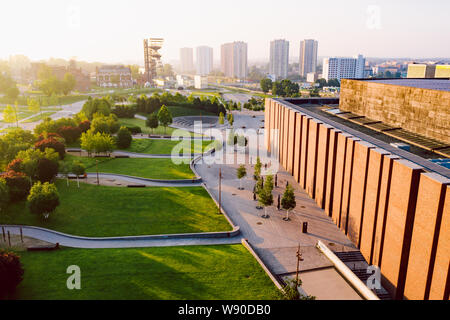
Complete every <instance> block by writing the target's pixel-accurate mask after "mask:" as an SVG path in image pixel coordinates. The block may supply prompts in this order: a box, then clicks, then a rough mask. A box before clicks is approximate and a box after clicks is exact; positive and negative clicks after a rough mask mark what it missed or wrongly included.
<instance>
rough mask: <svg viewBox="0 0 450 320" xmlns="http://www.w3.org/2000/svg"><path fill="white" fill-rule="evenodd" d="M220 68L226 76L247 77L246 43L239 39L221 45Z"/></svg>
mask: <svg viewBox="0 0 450 320" xmlns="http://www.w3.org/2000/svg"><path fill="white" fill-rule="evenodd" d="M221 70H222V72H223V73H224V74H225V76H226V77H230V78H238V79H245V78H246V77H247V43H245V42H241V41H239V42H233V43H226V44H223V45H222V47H221Z"/></svg>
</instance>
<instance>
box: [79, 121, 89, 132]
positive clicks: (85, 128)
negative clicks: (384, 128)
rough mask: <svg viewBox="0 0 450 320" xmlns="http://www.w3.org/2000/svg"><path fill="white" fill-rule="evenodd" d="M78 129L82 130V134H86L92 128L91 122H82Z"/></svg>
mask: <svg viewBox="0 0 450 320" xmlns="http://www.w3.org/2000/svg"><path fill="white" fill-rule="evenodd" d="M78 128H80V129H81V132H86V131H88V130H89V129H90V128H91V122H90V121H89V120H85V121H82V122H80V124H79V125H78Z"/></svg>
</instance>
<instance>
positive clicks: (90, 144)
mask: <svg viewBox="0 0 450 320" xmlns="http://www.w3.org/2000/svg"><path fill="white" fill-rule="evenodd" d="M80 140H81V148H82V149H84V150H86V151H87V152H88V155H89V156H90V155H91V153H93V152H95V153H107V152H111V151H113V150H114V147H115V143H114V139H113V138H112V137H111V136H110V135H109V134H107V133H100V132H97V133H94V132H93V131H92V129H91V130H89V131H87V132H85V133H83V134H82V135H81V138H80Z"/></svg>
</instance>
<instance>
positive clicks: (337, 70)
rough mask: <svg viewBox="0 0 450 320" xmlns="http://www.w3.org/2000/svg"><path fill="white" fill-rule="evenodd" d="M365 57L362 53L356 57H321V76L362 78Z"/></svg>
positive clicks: (328, 77) (327, 78)
mask: <svg viewBox="0 0 450 320" xmlns="http://www.w3.org/2000/svg"><path fill="white" fill-rule="evenodd" d="M365 64H366V59H365V58H364V57H363V56H362V55H358V57H356V58H339V57H332V58H325V59H323V78H324V79H325V80H327V81H328V80H331V79H337V80H339V81H340V80H341V79H360V78H364V66H365Z"/></svg>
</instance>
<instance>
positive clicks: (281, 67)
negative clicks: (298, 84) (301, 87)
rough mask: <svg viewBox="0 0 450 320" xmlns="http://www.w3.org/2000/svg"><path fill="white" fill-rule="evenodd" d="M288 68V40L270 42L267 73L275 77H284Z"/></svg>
mask: <svg viewBox="0 0 450 320" xmlns="http://www.w3.org/2000/svg"><path fill="white" fill-rule="evenodd" d="M288 69H289V41H286V40H273V41H271V42H270V65H269V74H270V75H271V76H273V77H274V78H276V79H286V78H287V75H288Z"/></svg>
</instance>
